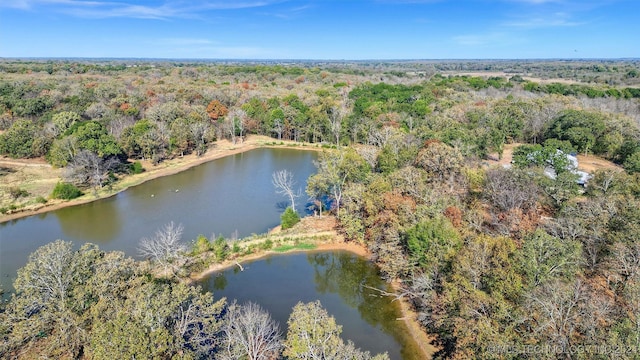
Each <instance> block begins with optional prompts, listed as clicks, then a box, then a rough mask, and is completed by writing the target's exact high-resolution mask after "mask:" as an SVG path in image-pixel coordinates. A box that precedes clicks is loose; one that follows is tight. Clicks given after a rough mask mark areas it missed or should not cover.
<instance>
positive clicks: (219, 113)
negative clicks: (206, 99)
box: [207, 100, 229, 120]
mask: <svg viewBox="0 0 640 360" xmlns="http://www.w3.org/2000/svg"><path fill="white" fill-rule="evenodd" d="M228 113H229V109H227V107H226V106H224V104H222V103H221V102H220V101H218V100H212V101H211V102H210V103H209V105H207V114H208V115H209V118H210V119H211V120H218V119H219V118H221V117H225V116H226V115H227V114H228Z"/></svg>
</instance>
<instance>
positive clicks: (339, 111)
mask: <svg viewBox="0 0 640 360" xmlns="http://www.w3.org/2000/svg"><path fill="white" fill-rule="evenodd" d="M345 114H346V109H345V108H344V107H332V108H331V110H330V111H329V125H330V129H331V134H333V137H334V138H335V139H336V146H338V147H339V146H340V133H341V132H342V120H343V119H344V117H345Z"/></svg>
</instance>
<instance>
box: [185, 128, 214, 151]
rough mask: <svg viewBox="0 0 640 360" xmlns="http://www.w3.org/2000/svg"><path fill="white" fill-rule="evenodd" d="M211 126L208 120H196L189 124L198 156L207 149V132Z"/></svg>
mask: <svg viewBox="0 0 640 360" xmlns="http://www.w3.org/2000/svg"><path fill="white" fill-rule="evenodd" d="M210 126H211V125H210V124H209V123H208V122H206V121H196V122H194V123H191V124H189V132H190V133H191V136H192V137H193V141H194V142H195V148H196V154H197V155H198V156H200V155H202V154H204V153H205V151H206V150H207V142H208V139H207V134H208V132H209V128H210Z"/></svg>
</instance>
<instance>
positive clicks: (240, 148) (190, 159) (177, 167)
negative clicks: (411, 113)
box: [0, 135, 323, 224]
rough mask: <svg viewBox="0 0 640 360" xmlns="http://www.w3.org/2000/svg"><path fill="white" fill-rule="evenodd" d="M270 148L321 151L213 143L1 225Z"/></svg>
mask: <svg viewBox="0 0 640 360" xmlns="http://www.w3.org/2000/svg"><path fill="white" fill-rule="evenodd" d="M275 143H278V144H275ZM280 143H281V144H280ZM269 148H273V149H282V148H284V149H295V150H307V151H321V150H323V148H321V147H319V145H316V144H307V143H299V142H294V141H289V140H276V139H272V138H270V137H266V136H260V135H253V136H248V137H247V139H246V140H245V141H243V142H242V143H236V144H232V143H231V142H230V141H228V140H220V141H216V142H215V144H214V147H212V148H210V149H209V150H207V152H206V153H205V154H203V155H202V156H199V157H198V156H196V155H195V154H189V155H186V156H183V157H176V158H174V159H170V160H167V161H164V162H162V163H160V164H158V165H151V164H149V162H148V161H141V162H143V163H145V164H144V165H145V171H144V172H143V173H140V174H134V175H126V176H125V177H123V178H122V179H121V180H120V181H118V182H117V183H116V184H115V186H114V188H113V189H112V190H102V191H104V192H102V193H98V195H97V196H94V195H93V194H89V193H88V194H86V195H84V196H83V197H80V198H78V199H74V200H68V201H62V200H49V201H50V202H51V203H50V204H43V205H42V206H40V207H37V208H33V209H25V210H21V211H16V212H14V213H11V214H5V215H1V216H0V224H3V223H6V222H9V221H13V220H18V219H21V218H25V217H29V216H33V215H38V214H44V213H47V212H50V211H55V210H59V209H63V208H66V207H70V206H76V205H83V204H88V203H90V202H93V201H97V200H102V199H108V198H110V197H112V196H116V195H118V194H119V193H121V192H123V191H125V190H127V189H129V188H130V187H133V186H137V185H140V184H143V183H145V182H147V181H150V180H154V179H158V178H161V177H165V176H171V175H175V174H177V173H180V172H183V171H185V170H188V169H190V168H193V167H196V166H199V165H202V164H205V163H208V162H210V161H213V160H218V159H221V158H224V157H227V156H231V155H236V154H241V153H244V152H247V151H251V150H255V149H269ZM5 162H7V163H9V162H11V163H12V164H13V165H16V166H34V165H32V164H30V163H29V162H18V161H15V160H6V161H5ZM38 166H40V165H38Z"/></svg>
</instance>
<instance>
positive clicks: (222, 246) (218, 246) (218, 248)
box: [211, 236, 229, 261]
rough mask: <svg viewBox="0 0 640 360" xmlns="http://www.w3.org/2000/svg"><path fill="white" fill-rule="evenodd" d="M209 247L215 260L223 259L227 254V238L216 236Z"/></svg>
mask: <svg viewBox="0 0 640 360" xmlns="http://www.w3.org/2000/svg"><path fill="white" fill-rule="evenodd" d="M211 248H212V250H213V253H214V255H215V257H216V260H217V261H224V260H225V259H226V258H227V256H228V255H229V244H227V240H225V238H224V237H223V236H218V238H217V239H216V240H215V241H214V242H213V244H212V246H211Z"/></svg>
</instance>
